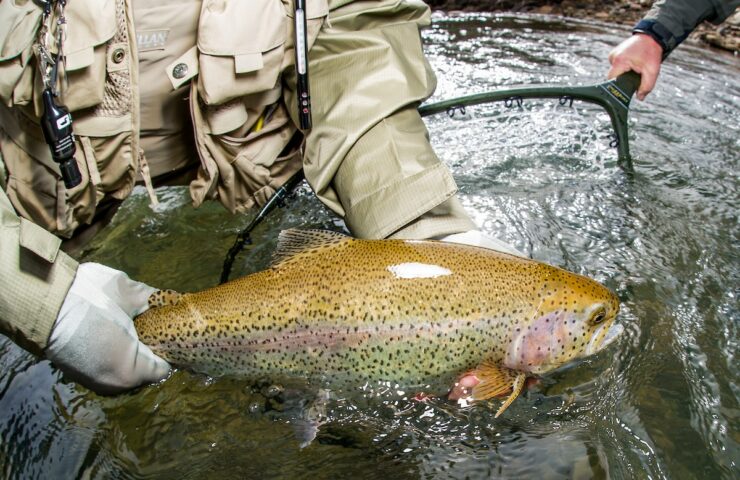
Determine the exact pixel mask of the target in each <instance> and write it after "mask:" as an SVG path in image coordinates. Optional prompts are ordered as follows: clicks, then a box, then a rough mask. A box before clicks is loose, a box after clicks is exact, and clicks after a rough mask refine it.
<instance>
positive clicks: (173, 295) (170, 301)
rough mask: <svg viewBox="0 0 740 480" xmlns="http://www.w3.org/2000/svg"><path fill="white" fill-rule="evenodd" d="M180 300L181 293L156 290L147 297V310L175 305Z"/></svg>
mask: <svg viewBox="0 0 740 480" xmlns="http://www.w3.org/2000/svg"><path fill="white" fill-rule="evenodd" d="M181 298H182V293H179V292H176V291H174V290H157V291H156V292H154V293H152V294H151V295H149V301H148V303H149V308H159V307H166V306H168V305H177V302H179V301H180V299H181Z"/></svg>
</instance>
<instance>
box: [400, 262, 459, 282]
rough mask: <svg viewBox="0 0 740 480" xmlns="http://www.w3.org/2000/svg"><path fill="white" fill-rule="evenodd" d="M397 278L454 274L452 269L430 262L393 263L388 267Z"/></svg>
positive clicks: (434, 276) (435, 276)
mask: <svg viewBox="0 0 740 480" xmlns="http://www.w3.org/2000/svg"><path fill="white" fill-rule="evenodd" d="M388 271H389V272H391V273H392V274H393V275H394V276H395V277H396V278H401V279H410V278H437V277H443V276H445V275H452V270H450V269H447V268H444V267H440V266H439V265H430V264H428V263H418V262H408V263H399V264H398V265H391V266H390V267H388Z"/></svg>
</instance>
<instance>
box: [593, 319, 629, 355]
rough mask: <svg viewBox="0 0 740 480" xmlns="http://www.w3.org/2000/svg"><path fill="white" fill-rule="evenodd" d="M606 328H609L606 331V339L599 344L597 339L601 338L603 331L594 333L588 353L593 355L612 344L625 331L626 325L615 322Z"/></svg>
mask: <svg viewBox="0 0 740 480" xmlns="http://www.w3.org/2000/svg"><path fill="white" fill-rule="evenodd" d="M601 328H605V327H601ZM606 328H609V330H607V331H606V336H604V339H603V340H602V341H601V342H599V343H598V344H597V343H596V339H597V338H599V333H601V332H600V331H597V332H595V333H594V336H593V339H592V340H591V342H590V343H589V344H588V348H587V349H586V353H587V354H588V355H593V354H594V353H597V352H600V351H601V350H604V349H605V348H606V347H607V346H609V345H610V344H612V343H613V342H614V341H615V340H616V339H617V338H618V337H619V336H620V335H621V334H622V332H624V327H623V326H622V325H621V324H619V323H613V324H611V325H610V326H609V327H606Z"/></svg>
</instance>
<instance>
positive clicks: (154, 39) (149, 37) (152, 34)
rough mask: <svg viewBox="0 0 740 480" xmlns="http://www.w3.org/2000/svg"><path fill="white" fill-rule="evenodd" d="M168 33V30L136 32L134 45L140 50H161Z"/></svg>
mask: <svg viewBox="0 0 740 480" xmlns="http://www.w3.org/2000/svg"><path fill="white" fill-rule="evenodd" d="M169 34H170V31H169V30H142V31H140V32H136V45H137V47H138V48H139V51H140V52H146V51H147V50H163V49H164V46H165V44H166V43H167V36H168V35H169Z"/></svg>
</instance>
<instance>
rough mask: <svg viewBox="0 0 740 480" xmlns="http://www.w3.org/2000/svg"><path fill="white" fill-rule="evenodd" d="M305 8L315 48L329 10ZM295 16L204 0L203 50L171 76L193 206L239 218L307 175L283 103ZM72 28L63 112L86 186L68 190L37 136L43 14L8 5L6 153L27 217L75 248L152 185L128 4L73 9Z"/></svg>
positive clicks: (267, 1)
mask: <svg viewBox="0 0 740 480" xmlns="http://www.w3.org/2000/svg"><path fill="white" fill-rule="evenodd" d="M307 4H308V5H307V14H308V15H307V16H308V17H309V20H308V22H309V28H308V30H309V43H310V44H311V43H312V42H313V41H314V39H315V38H316V36H317V34H318V31H319V29H320V28H321V25H322V23H323V21H324V18H325V16H326V14H327V12H328V6H327V0H308V2H307ZM292 8H293V6H292V2H290V0H249V1H239V0H232V1H228V0H204V1H203V4H202V7H201V11H200V16H199V19H198V25H197V44H196V45H194V46H193V47H192V48H190V49H189V50H187V51H186V52H185V53H184V54H183V55H182V56H181V57H179V58H177V59H176V60H175V61H174V62H172V63H171V64H170V65H168V66H167V68H166V75H167V77H168V80H169V82H170V83H171V84H172V87H173V89H177V88H183V87H184V88H185V89H187V88H188V86H189V93H190V95H188V97H189V105H188V110H189V112H190V115H191V121H192V124H193V129H194V137H195V145H196V147H197V152H198V156H199V158H200V165H199V166H198V171H197V177H196V178H195V180H193V181H192V182H191V184H190V191H191V195H192V198H193V203H194V205H195V206H198V205H200V204H201V203H202V202H203V201H204V200H206V199H217V200H219V201H220V202H221V203H223V204H224V206H226V208H228V209H229V210H230V211H232V212H240V211H244V210H247V209H249V208H252V207H253V206H255V205H262V204H264V202H266V201H267V199H269V198H270V197H271V196H272V194H273V193H274V191H275V189H276V188H278V187H279V186H280V185H282V183H283V182H284V181H285V180H286V179H287V178H289V177H290V176H291V175H292V174H293V173H295V172H296V171H297V170H299V169H300V168H301V159H300V152H299V151H298V147H297V146H296V145H294V144H293V143H291V144H290V145H289V142H290V140H291V139H292V138H293V137H294V134H295V132H296V129H295V126H294V125H293V123H292V121H291V120H290V118H289V116H288V112H287V111H286V108H285V106H284V105H283V103H282V102H281V98H282V84H281V74H282V72H283V71H284V70H285V69H286V68H290V67H291V66H292V64H293V55H294V54H293V47H292V45H293V39H292V36H293V26H292V19H291V18H290V16H291V15H292ZM66 17H67V23H68V27H67V40H66V41H65V44H64V51H65V54H66V83H65V84H64V85H63V88H62V96H61V101H62V102H63V103H64V105H65V106H66V107H67V108H69V110H70V111H71V113H72V116H73V119H74V130H75V134H76V147H77V152H76V154H75V159H76V161H77V164H78V166H79V167H80V170H81V173H82V177H83V181H82V183H81V184H80V185H79V186H77V187H75V188H73V189H70V190H66V189H65V187H64V184H63V182H62V180H61V178H60V175H59V169H58V167H57V165H56V164H55V163H54V162H53V161H52V160H51V155H50V153H49V149H48V146H47V145H46V143H45V141H44V139H43V135H42V133H41V130H40V128H39V127H38V124H39V120H38V119H39V116H40V112H41V106H40V102H39V99H40V94H41V91H42V88H43V87H42V84H41V79H40V75H39V70H38V66H37V59H36V56H35V54H34V48H33V46H34V43H35V42H36V38H37V33H36V32H37V29H38V27H39V24H40V21H41V10H40V8H39V7H38V6H37V5H36V4H35V3H34V2H33V1H31V0H28V1H26V2H23V1H19V0H16V1H6V2H0V102H1V103H2V105H0V153H1V154H2V160H3V161H4V163H5V167H6V171H7V175H8V178H7V187H6V188H7V193H8V197H9V198H10V200H11V202H12V203H13V206H14V208H15V209H16V210H17V211H18V213H19V214H20V215H21V216H23V217H26V218H28V219H31V220H33V221H34V222H35V223H37V224H39V225H41V226H42V227H44V228H46V229H47V230H49V231H51V232H54V233H56V234H59V235H61V236H65V237H70V236H71V235H72V234H73V232H74V231H75V229H77V228H78V227H79V226H81V225H84V224H88V223H90V222H92V221H93V219H94V217H95V212H96V207H97V206H98V205H99V204H100V203H101V202H104V201H105V200H107V199H117V200H122V199H124V198H126V197H127V196H128V195H129V194H130V193H131V190H132V189H133V186H134V183H135V181H136V178H137V175H141V177H140V178H144V179H145V180H148V179H149V178H150V175H149V169H148V165H147V162H146V159H145V157H144V156H143V154H142V149H141V147H140V98H139V82H140V79H139V63H138V60H139V58H138V56H139V52H138V51H137V43H136V35H135V28H134V19H133V10H132V7H131V0H74V1H70V2H68V5H67V8H66ZM286 147H288V148H286ZM177 167H178V165H169V166H164V167H162V168H159V167H158V169H159V170H163V171H166V170H167V169H174V168H177ZM156 173H161V172H160V171H158V172H156Z"/></svg>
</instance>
